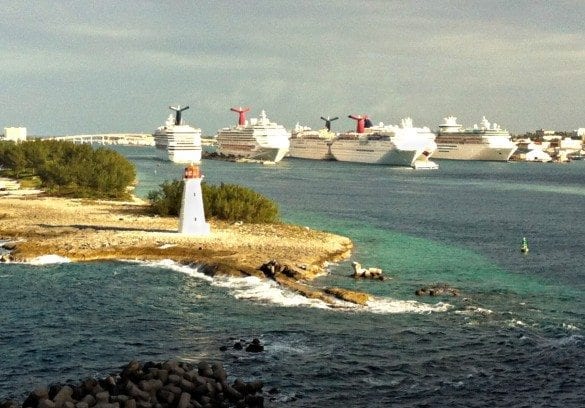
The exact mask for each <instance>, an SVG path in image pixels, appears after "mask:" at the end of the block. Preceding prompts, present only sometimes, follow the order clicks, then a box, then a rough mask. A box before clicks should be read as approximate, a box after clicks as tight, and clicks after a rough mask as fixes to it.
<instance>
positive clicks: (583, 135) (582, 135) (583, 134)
mask: <svg viewBox="0 0 585 408" xmlns="http://www.w3.org/2000/svg"><path fill="white" fill-rule="evenodd" d="M575 136H577V137H580V138H585V128H579V129H577V130H575Z"/></svg>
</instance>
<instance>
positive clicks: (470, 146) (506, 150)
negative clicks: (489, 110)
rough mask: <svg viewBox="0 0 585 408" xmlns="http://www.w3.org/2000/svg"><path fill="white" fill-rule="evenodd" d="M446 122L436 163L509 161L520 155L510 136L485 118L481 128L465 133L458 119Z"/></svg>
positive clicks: (435, 156)
mask: <svg viewBox="0 0 585 408" xmlns="http://www.w3.org/2000/svg"><path fill="white" fill-rule="evenodd" d="M443 120H444V121H443V123H442V124H440V125H439V132H438V134H437V139H436V141H437V151H436V152H435V154H434V155H433V158H435V159H449V160H485V161H508V160H509V159H510V156H512V154H513V153H514V152H515V151H516V148H517V146H516V144H515V143H514V142H512V140H511V138H510V133H509V132H508V131H507V130H505V129H501V128H500V126H498V125H497V124H496V123H490V122H489V121H488V120H487V119H486V118H485V116H484V117H483V119H482V121H481V124H480V125H479V126H478V125H474V126H473V128H470V129H463V127H462V126H461V125H460V124H458V123H457V118H456V117H454V116H449V117H446V118H444V119H443Z"/></svg>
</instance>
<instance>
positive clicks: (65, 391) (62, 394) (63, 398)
mask: <svg viewBox="0 0 585 408" xmlns="http://www.w3.org/2000/svg"><path fill="white" fill-rule="evenodd" d="M72 395H73V389H72V388H71V387H70V386H68V385H66V386H64V387H62V388H61V389H60V390H59V392H58V393H57V395H55V397H54V398H53V402H54V403H55V408H63V406H64V405H65V402H67V401H73V400H72V398H71V396H72Z"/></svg>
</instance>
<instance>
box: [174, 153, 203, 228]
mask: <svg viewBox="0 0 585 408" xmlns="http://www.w3.org/2000/svg"><path fill="white" fill-rule="evenodd" d="M202 179H203V174H201V170H199V166H195V165H193V164H191V165H189V166H187V167H185V175H184V176H183V180H184V182H185V186H184V188H183V198H182V199H181V215H180V220H179V232H180V233H181V234H192V235H207V234H209V232H210V228H209V224H208V223H206V222H205V213H204V211H203V193H202V191H201V180H202Z"/></svg>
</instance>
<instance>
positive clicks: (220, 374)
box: [211, 363, 227, 382]
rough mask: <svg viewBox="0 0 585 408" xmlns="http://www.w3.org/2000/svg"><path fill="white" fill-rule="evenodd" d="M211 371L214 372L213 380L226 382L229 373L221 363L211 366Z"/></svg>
mask: <svg viewBox="0 0 585 408" xmlns="http://www.w3.org/2000/svg"><path fill="white" fill-rule="evenodd" d="M211 370H212V371H213V378H215V380H216V381H218V382H224V381H225V380H226V379H227V373H226V372H225V369H224V368H223V365H222V364H221V363H214V364H213V365H212V366H211Z"/></svg>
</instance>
